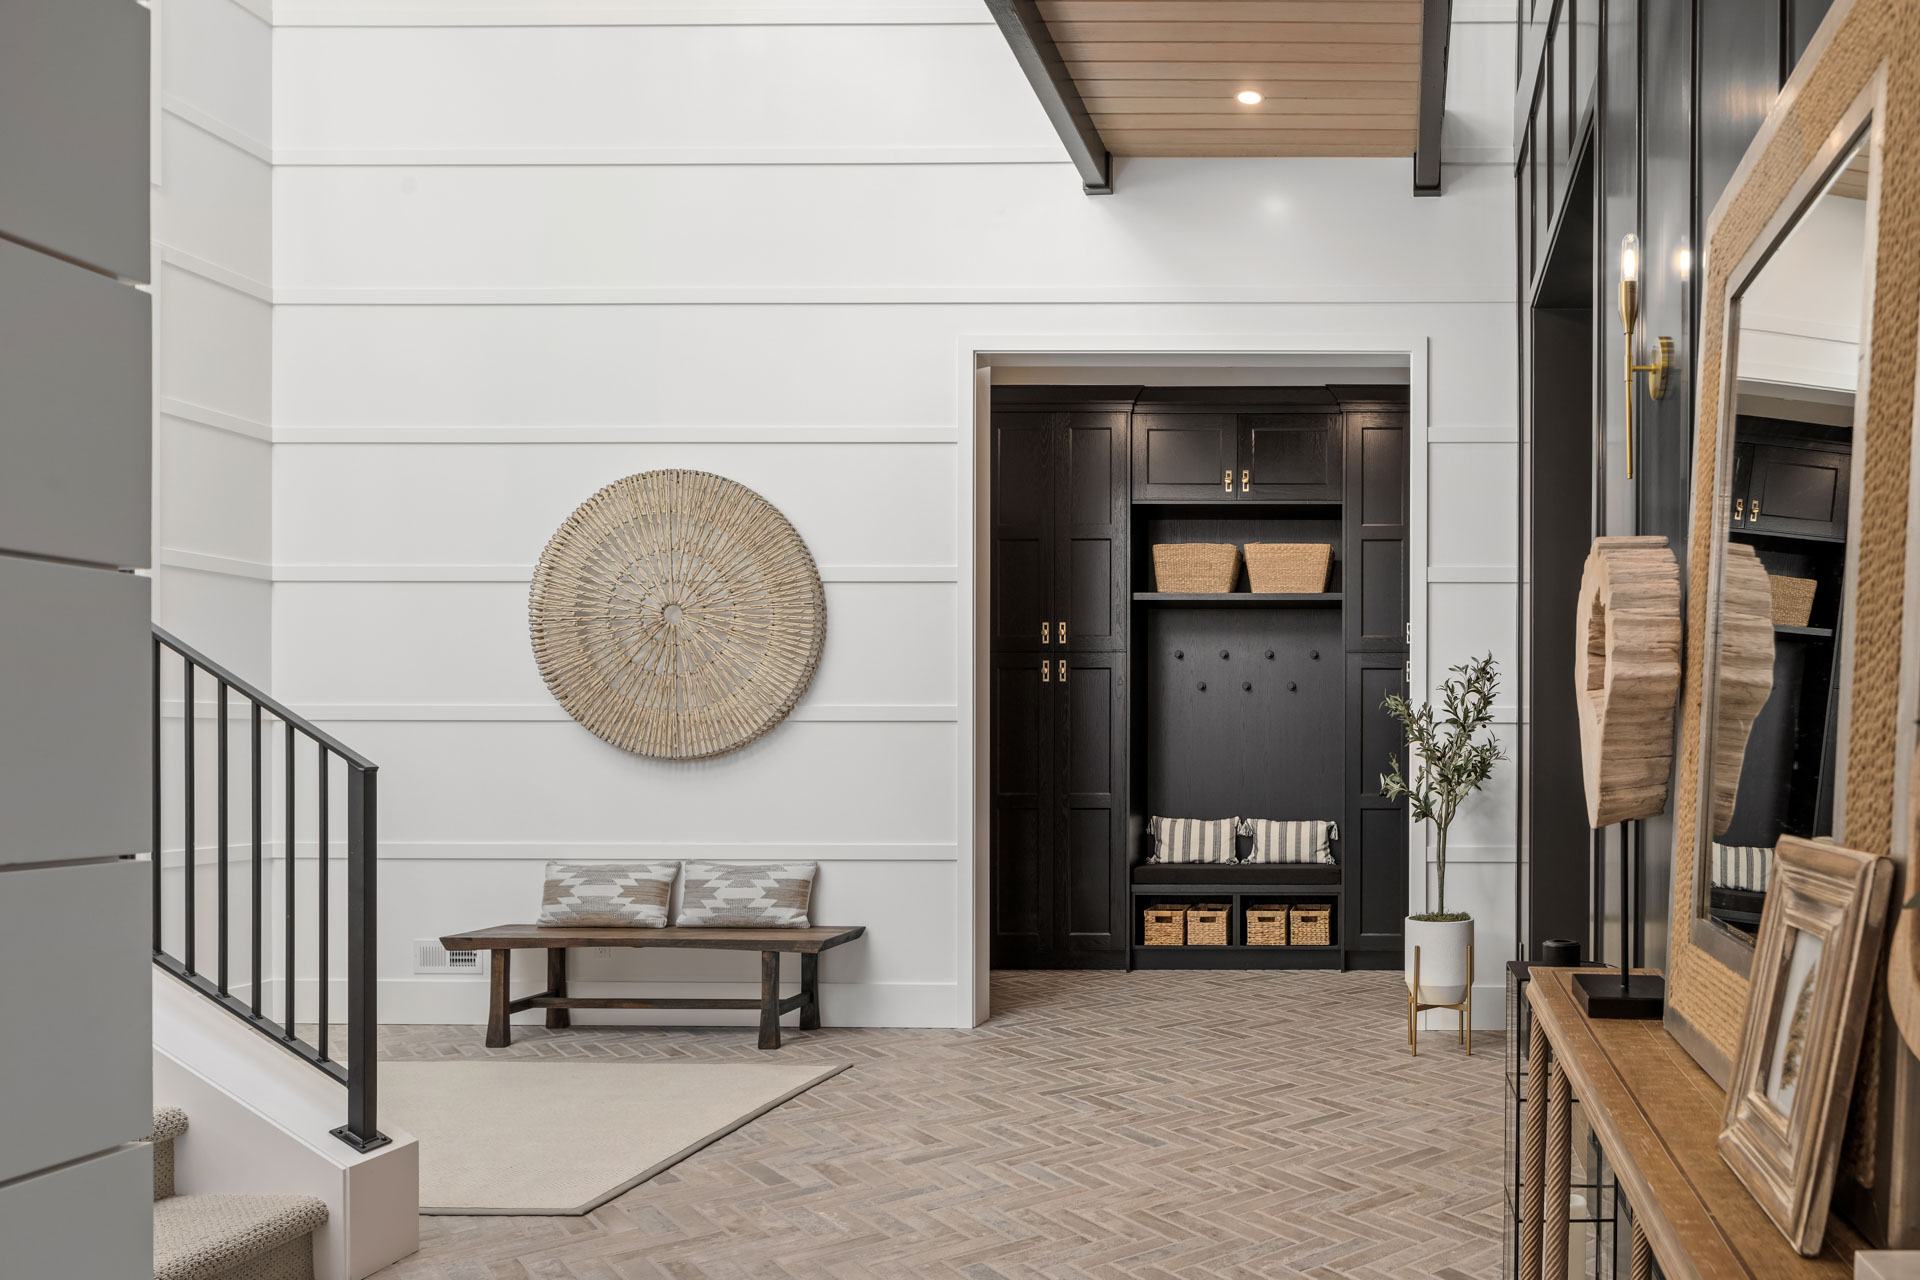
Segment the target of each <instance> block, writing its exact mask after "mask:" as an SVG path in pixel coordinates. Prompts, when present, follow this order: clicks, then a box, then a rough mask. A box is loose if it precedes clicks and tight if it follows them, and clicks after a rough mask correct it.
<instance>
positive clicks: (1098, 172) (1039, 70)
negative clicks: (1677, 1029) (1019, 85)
mask: <svg viewBox="0 0 1920 1280" xmlns="http://www.w3.org/2000/svg"><path fill="white" fill-rule="evenodd" d="M987 8H988V9H989V10H990V11H991V12H992V13H993V20H994V21H995V22H997V23H999V24H1000V33H1001V34H1002V35H1004V36H1006V38H1007V45H1008V47H1010V48H1011V49H1012V50H1013V56H1014V59H1015V61H1017V62H1019V64H1020V69H1021V70H1022V71H1024V72H1026V73H1027V81H1028V82H1029V83H1030V84H1032V85H1033V91H1034V93H1036V94H1037V95H1039V98H1040V105H1041V106H1042V107H1044V108H1045V109H1046V112H1047V119H1049V120H1051V121H1053V131H1054V132H1055V133H1057V134H1059V135H1060V141H1061V142H1063V143H1065V144H1066V148H1067V154H1068V155H1069V156H1070V157H1072V159H1073V167H1074V168H1076V169H1078V170H1079V171H1080V181H1081V183H1082V184H1084V186H1085V187H1086V192H1087V194H1088V195H1090V196H1096V195H1097V196H1104V195H1112V194H1113V157H1112V156H1110V155H1109V154H1108V153H1107V144H1106V143H1105V142H1102V141H1101V140H1100V130H1098V129H1096V128H1094V125H1093V117H1092V116H1091V115H1089V114H1088V113H1087V104H1086V103H1084V102H1082V101H1081V100H1080V90H1079V89H1078V88H1077V87H1075V85H1074V83H1073V76H1072V75H1071V74H1069V73H1068V71H1067V64H1066V62H1065V60H1063V59H1062V58H1061V57H1060V49H1059V47H1058V46H1057V45H1055V44H1054V43H1053V33H1052V32H1050V31H1048V30H1047V20H1046V19H1045V18H1043V17H1041V16H1040V6H1039V5H1038V4H1036V3H1034V0H987Z"/></svg>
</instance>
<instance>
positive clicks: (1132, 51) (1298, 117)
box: [1038, 0, 1423, 156]
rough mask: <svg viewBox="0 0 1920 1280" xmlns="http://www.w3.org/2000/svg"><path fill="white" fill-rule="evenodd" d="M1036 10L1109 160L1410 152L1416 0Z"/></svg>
mask: <svg viewBox="0 0 1920 1280" xmlns="http://www.w3.org/2000/svg"><path fill="white" fill-rule="evenodd" d="M1038 4H1039V11H1040V15H1041V16H1042V17H1043V18H1044V19H1045V20H1046V26H1047V29H1048V31H1049V32H1050V33H1051V35H1052V37H1053V41H1054V43H1055V44H1056V45H1057V46H1058V48H1059V53H1060V58H1061V60H1062V62H1063V63H1064V64H1065V68H1066V70H1067V72H1068V73H1069V74H1070V75H1071V77H1072V79H1073V83H1074V86H1075V88H1077V89H1078V90H1079V93H1080V96H1081V98H1082V99H1083V100H1084V102H1085V103H1086V109H1087V111H1088V113H1089V114H1090V115H1091V116H1092V120H1093V124H1094V126H1095V127H1096V128H1097V129H1098V130H1099V134H1100V137H1101V139H1102V140H1104V141H1105V143H1106V145H1107V148H1108V149H1109V150H1110V151H1111V152H1112V153H1113V154H1114V155H1121V156H1410V155H1412V154H1413V153H1414V150H1415V144H1416V142H1417V141H1418V138H1419V123H1420V60H1421V41H1420V35H1421V13H1422V8H1423V5H1422V0H1038ZM1247 90H1251V91H1253V92H1256V93H1258V94H1260V95H1261V100H1260V101H1259V102H1258V103H1255V104H1252V105H1246V104H1243V103H1241V102H1240V101H1239V100H1238V98H1237V95H1238V94H1240V93H1241V92H1243V91H1247Z"/></svg>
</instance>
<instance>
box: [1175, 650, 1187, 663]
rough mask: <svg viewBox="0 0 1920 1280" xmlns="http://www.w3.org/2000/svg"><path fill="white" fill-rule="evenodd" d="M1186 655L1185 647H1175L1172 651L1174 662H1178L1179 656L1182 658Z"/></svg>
mask: <svg viewBox="0 0 1920 1280" xmlns="http://www.w3.org/2000/svg"><path fill="white" fill-rule="evenodd" d="M1186 656H1187V651H1186V650H1185V649H1175V650H1174V651H1173V657H1174V661H1176V662H1178V661H1179V660H1180V659H1181V658H1184V657H1186Z"/></svg>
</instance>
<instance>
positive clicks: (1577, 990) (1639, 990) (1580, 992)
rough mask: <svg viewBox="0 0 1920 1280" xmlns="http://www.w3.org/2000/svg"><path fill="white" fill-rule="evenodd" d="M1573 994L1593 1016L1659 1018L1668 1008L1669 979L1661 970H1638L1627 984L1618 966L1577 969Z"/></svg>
mask: <svg viewBox="0 0 1920 1280" xmlns="http://www.w3.org/2000/svg"><path fill="white" fill-rule="evenodd" d="M1573 998H1574V999H1575V1000H1578V1001H1579V1002H1580V1012H1582V1013H1584V1014H1586V1015H1587V1016H1588V1017H1589V1018H1658V1017H1661V1016H1662V1015H1664V1014H1665V1012H1666V1005H1667V980H1666V979H1665V978H1663V977H1661V976H1660V975H1659V974H1657V973H1636V974H1632V975H1630V976H1629V977H1628V978H1627V981H1626V984H1625V986H1624V987H1623V986H1622V985H1621V982H1620V972H1619V970H1617V969H1616V970H1614V971H1613V972H1611V973H1576V974H1574V975H1573Z"/></svg>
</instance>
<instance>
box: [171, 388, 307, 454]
mask: <svg viewBox="0 0 1920 1280" xmlns="http://www.w3.org/2000/svg"><path fill="white" fill-rule="evenodd" d="M159 402H160V416H161V417H163V418H173V419H175V420H177V421H180V422H192V423H195V424H197V425H199V426H202V427H211V428H212V429H213V430H215V431H224V432H226V433H227V434H229V435H236V436H240V437H242V438H243V439H247V440H254V441H258V442H259V443H261V444H273V443H275V442H276V440H277V439H278V437H277V436H276V435H275V434H274V430H273V428H272V427H270V426H268V425H267V424H266V423H264V422H257V421H255V420H254V419H252V418H245V417H242V416H240V415H239V414H237V413H228V412H226V411H225V410H222V409H209V408H207V406H205V405H203V404H195V403H194V402H193V401H191V400H182V399H180V398H179V397H178V396H161V397H159Z"/></svg>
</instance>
